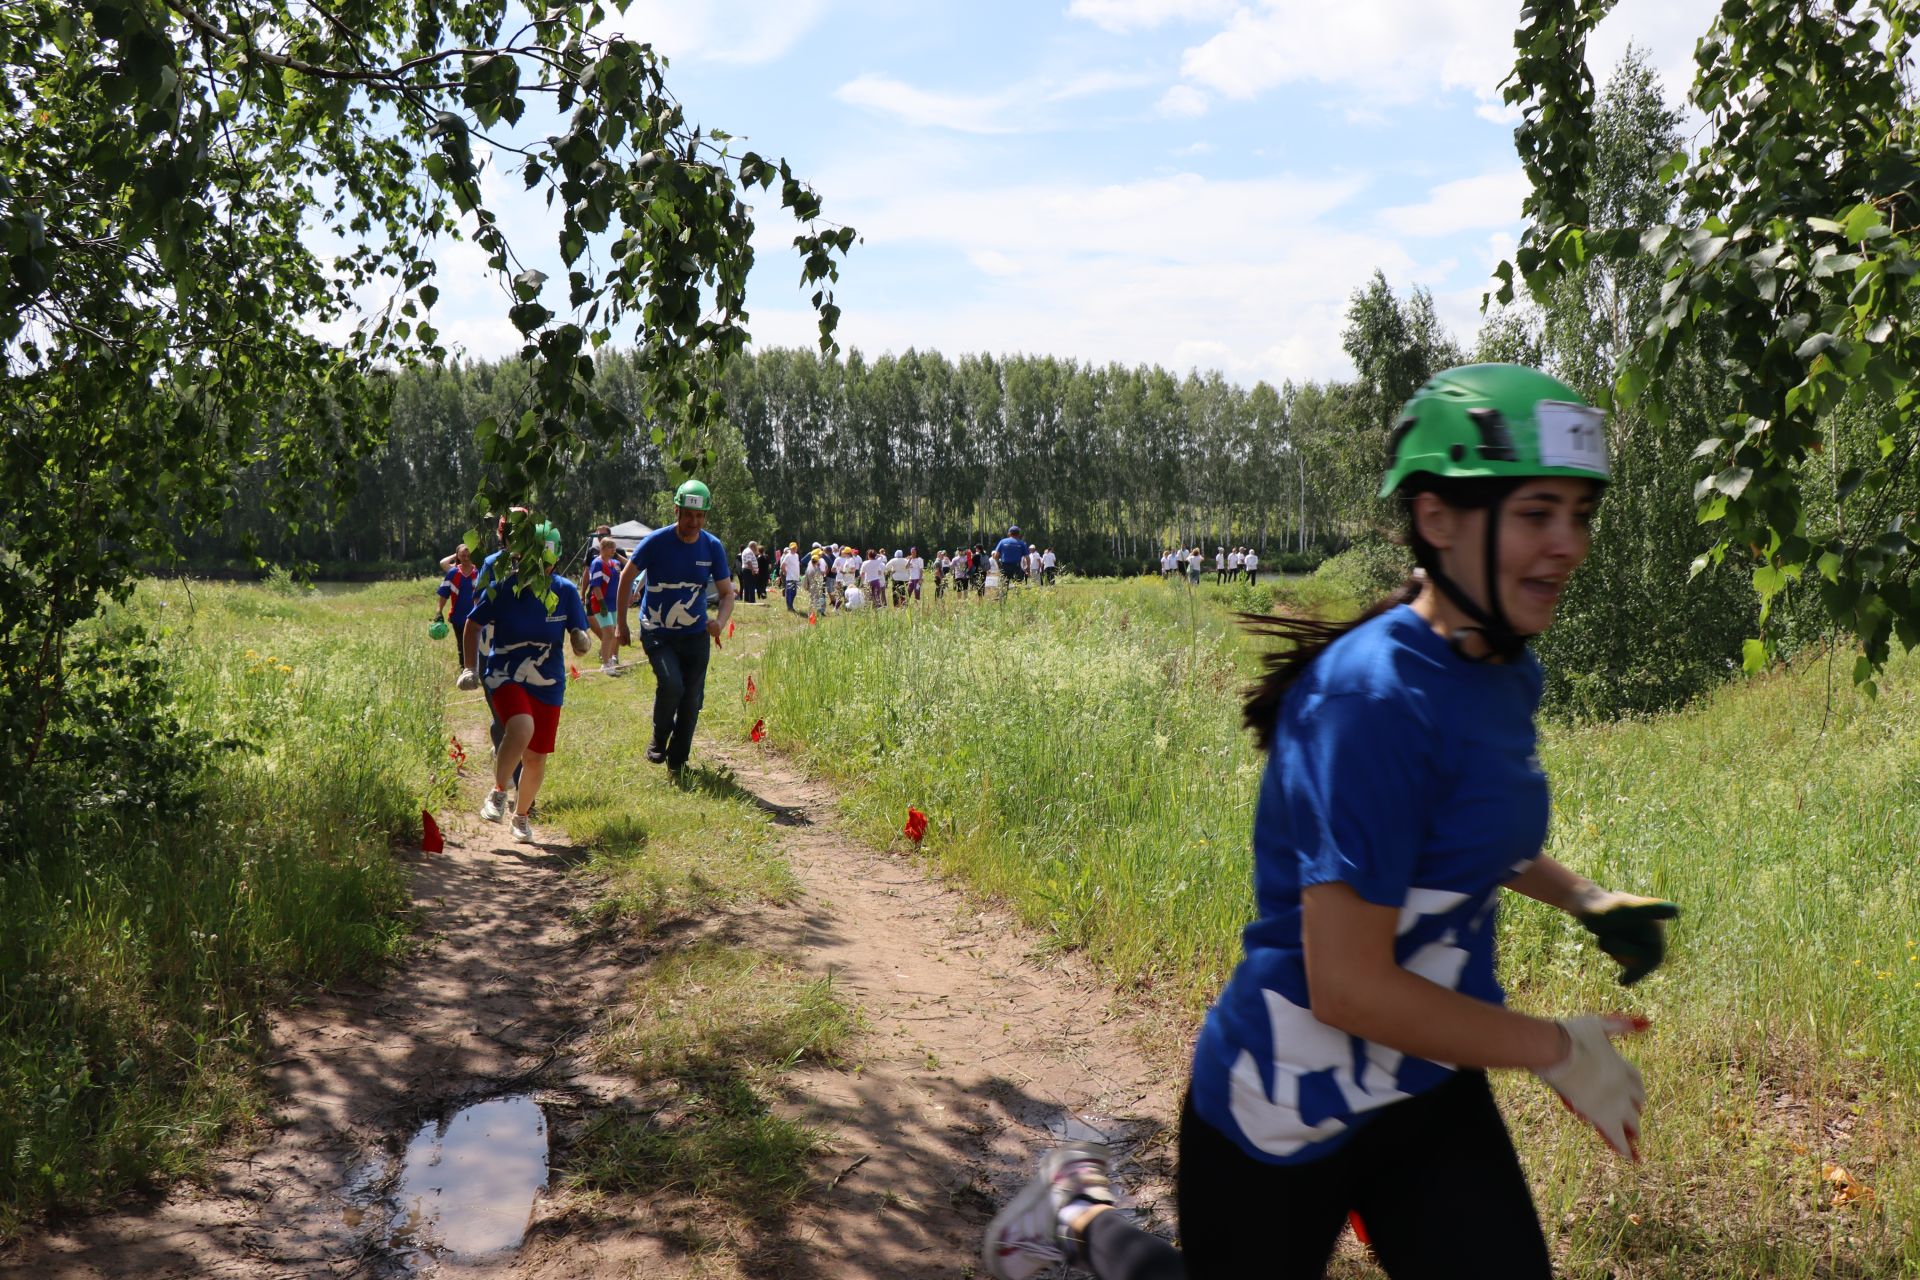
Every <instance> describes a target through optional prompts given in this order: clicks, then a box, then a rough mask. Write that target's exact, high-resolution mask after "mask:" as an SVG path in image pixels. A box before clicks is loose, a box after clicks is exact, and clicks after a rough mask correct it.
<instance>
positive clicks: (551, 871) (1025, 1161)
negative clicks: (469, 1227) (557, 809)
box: [0, 728, 1182, 1280]
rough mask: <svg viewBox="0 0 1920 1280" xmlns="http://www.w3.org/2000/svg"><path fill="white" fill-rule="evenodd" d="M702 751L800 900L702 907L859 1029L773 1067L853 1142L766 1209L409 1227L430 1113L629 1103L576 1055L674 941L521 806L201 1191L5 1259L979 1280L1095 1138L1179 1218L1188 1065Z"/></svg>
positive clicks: (795, 799) (973, 911)
mask: <svg viewBox="0 0 1920 1280" xmlns="http://www.w3.org/2000/svg"><path fill="white" fill-rule="evenodd" d="M483 732H484V731H483V730H476V729H473V728H463V736H464V737H465V738H466V740H468V741H475V740H481V741H483V740H484V738H483V737H482V733H483ZM702 751H703V752H704V756H705V758H706V759H707V760H709V761H711V760H713V759H715V758H716V756H717V757H718V758H719V759H720V760H721V761H722V762H723V763H724V764H726V765H727V766H729V768H730V769H731V774H730V775H728V777H729V782H728V785H733V786H737V787H738V788H739V789H740V790H741V792H742V793H744V795H745V796H747V797H749V798H751V799H752V800H753V801H754V802H756V803H758V804H760V805H761V806H762V807H763V808H765V809H767V810H768V811H769V812H770V813H771V814H772V815H773V817H774V819H775V821H776V823H777V824H778V828H779V831H780V834H781V837H782V841H783V844H784V845H785V848H786V852H787V854H788V856H789V857H790V859H791V861H792V864H793V867H794V870H795V872H796V874H797V875H798V877H799V879H800V881H801V883H802V885H803V893H802V895H801V897H800V900H799V901H798V902H797V903H796V904H795V905H793V906H790V907H785V908H775V907H764V906H762V907H755V908H751V909H746V910H740V911H736V912H733V913H731V914H729V915H727V916H724V917H722V918H720V919H717V920H711V921H706V922H702V923H701V924H700V925H698V926H695V927H697V929H698V931H700V932H702V933H718V934H719V935H720V936H722V937H726V938H733V939H737V940H739V941H742V942H750V943H752V944H753V945H756V946H760V947H763V948H771V949H774V950H778V951H781V952H783V953H785V954H788V955H789V956H790V957H791V958H792V959H793V960H794V961H795V962H796V963H797V964H799V965H800V966H802V967H804V968H806V969H809V970H811V971H813V972H816V973H824V974H831V975H832V976H833V978H834V981H835V982H836V983H837V984H838V985H839V986H840V989H841V991H842V992H843V993H844V995H845V997H846V998H847V999H848V1000H849V1002H850V1003H852V1004H854V1005H855V1006H856V1007H857V1008H858V1009H859V1011H860V1014H861V1017H862V1018H863V1019H864V1022H865V1026H866V1028H867V1029H866V1031H865V1033H864V1034H862V1035H861V1036H860V1037H858V1038H857V1040H856V1042H855V1044H854V1046H853V1047H852V1050H851V1053H850V1057H849V1060H848V1064H847V1065H846V1066H845V1067H844V1068H818V1069H807V1070H801V1071H795V1072H789V1073H787V1074H786V1075H784V1076H782V1077H780V1080H781V1087H782V1088H783V1091H784V1092H783V1096H782V1097H781V1098H780V1099H779V1100H778V1105H779V1106H780V1108H781V1109H782V1110H783V1111H785V1112H787V1113H788V1114H790V1115H794V1116H799V1117H804V1118H806V1119H809V1120H811V1121H812V1122H814V1123H816V1124H818V1125H820V1126H821V1127H822V1128H824V1129H825V1130H827V1131H828V1133H829V1134H830V1135H831V1139H832V1142H833V1144H834V1145H833V1150H832V1152H831V1153H830V1154H829V1155H828V1156H826V1157H825V1158H824V1159H823V1160H822V1161H821V1163H820V1165H819V1167H818V1168H817V1170H816V1180H815V1189H814V1191H813V1192H812V1194H810V1195H809V1196H808V1197H807V1198H806V1199H805V1200H804V1201H803V1202H802V1204H801V1205H800V1206H799V1207H798V1208H797V1209H796V1210H795V1211H794V1212H793V1213H791V1214H790V1215H788V1216H787V1217H786V1218H785V1219H784V1220H782V1221H781V1222H780V1223H778V1224H777V1226H776V1227H775V1228H773V1229H772V1230H771V1231H769V1232H765V1233H763V1235H762V1236H761V1237H759V1238H754V1239H751V1240H748V1241H747V1242H745V1245H744V1247H736V1248H735V1249H734V1250H733V1251H732V1252H731V1254H730V1255H729V1256H728V1260H727V1261H724V1262H717V1261H716V1259H715V1258H714V1257H713V1256H712V1255H711V1254H706V1255H701V1254H698V1253H696V1254H694V1255H691V1256H690V1255H689V1253H688V1246H687V1241H688V1239H689V1236H690V1234H691V1235H692V1236H696V1237H697V1236H698V1234H699V1223H697V1222H689V1221H688V1215H689V1214H690V1213H691V1214H696V1215H697V1213H698V1208H697V1206H688V1205H687V1204H685V1203H684V1202H680V1203H668V1202H666V1201H664V1200H657V1199H656V1200H655V1201H652V1202H649V1201H647V1200H645V1199H640V1198H625V1199H622V1198H620V1197H615V1196H601V1197H598V1198H595V1199H592V1200H586V1199H583V1198H580V1197H574V1196H569V1195H566V1194H563V1193H560V1192H559V1191H557V1190H554V1189H549V1190H548V1191H547V1192H545V1193H543V1194H542V1195H541V1196H540V1198H539V1200H538V1201H537V1203H536V1204H535V1206H534V1209H533V1213H532V1218H533V1221H532V1224H531V1227H530V1228H529V1232H528V1237H527V1241H526V1243H525V1244H524V1245H523V1246H522V1247H521V1248H519V1249H518V1250H514V1251H510V1252H502V1253H496V1254H492V1255H489V1256H485V1257H481V1258H478V1259H470V1260H467V1261H464V1262H455V1261H453V1260H449V1259H445V1258H439V1257H435V1256H434V1255H433V1254H431V1253H429V1252H425V1251H423V1250H422V1249H421V1248H420V1247H418V1244H417V1242H415V1241H414V1240H413V1239H412V1238H411V1237H410V1236H409V1234H408V1233H407V1231H406V1230H405V1227H406V1223H405V1221H404V1219H403V1217H402V1216H401V1215H400V1214H399V1211H398V1210H397V1209H396V1205H397V1203H398V1200H397V1197H396V1196H395V1194H394V1192H395V1183H396V1182H397V1179H398V1175H399V1168H400V1162H399V1158H398V1157H399V1153H400V1152H401V1150H402V1149H403V1148H404V1147H405V1145H406V1144H407V1142H408V1139H409V1136H410V1135H411V1134H413V1133H414V1132H415V1131H416V1130H417V1129H419V1128H420V1126H421V1125H422V1124H423V1123H425V1122H428V1121H431V1120H440V1119H445V1118H446V1117H448V1116H449V1115H451V1114H452V1113H454V1112H455V1111H457V1110H458V1109H459V1108H461V1107H463V1106H466V1105H469V1104H472V1103H475V1102H478V1101H481V1100H483V1099H488V1098H497V1097H501V1096H532V1097H533V1098H535V1099H537V1100H538V1101H539V1102H540V1103H542V1104H543V1105H544V1106H545V1108H546V1115H547V1117H548V1118H549V1121H550V1122H551V1124H552V1126H553V1128H554V1129H555V1131H556V1133H561V1132H564V1131H566V1130H567V1129H569V1128H574V1129H577V1127H578V1125H579V1123H580V1122H582V1121H583V1120H584V1119H585V1118H587V1117H590V1116H593V1115H597V1114H601V1113H603V1112H604V1111H605V1110H607V1109H609V1108H619V1107H620V1106H621V1105H622V1103H623V1100H624V1099H625V1098H626V1096H627V1094H628V1093H629V1092H630V1090H628V1089H627V1088H626V1087H625V1086H624V1085H623V1083H622V1082H621V1080H619V1079H618V1078H609V1077H605V1076H600V1075H596V1074H594V1072H593V1071H592V1069H591V1068H590V1067H588V1066H587V1065H586V1064H585V1063H584V1062H583V1061H581V1060H580V1059H579V1058H578V1057H577V1056H576V1049H577V1047H578V1045H579V1044H580V1042H581V1041H582V1039H583V1037H584V1035H585V1033H587V1032H588V1031H589V1030H590V1029H591V1028H592V1026H593V1025H594V1023H595V1020H596V1019H597V1018H598V1017H599V1016H600V1015H601V1014H602V1012H603V1011H604V1010H606V1009H607V1008H609V1007H610V1006H611V1005H613V1004H614V1003H615V1002H616V1001H617V1000H618V999H619V997H620V994H621V991H622V988H623V985H624V984H625V983H626V982H627V981H629V980H631V978H632V976H633V975H634V973H635V972H636V971H638V970H640V969H641V968H643V967H644V965H645V963H646V961H647V959H648V958H649V957H650V956H651V955H652V954H653V953H654V951H655V949H656V948H657V947H658V946H659V945H661V943H662V941H663V940H662V939H660V938H655V939H653V940H652V941H650V942H641V941H638V940H635V939H633V938H631V937H628V936H626V935H624V934H623V933H621V932H620V931H618V930H603V931H598V932H583V930H582V927H581V925H580V923H579V920H578V917H577V916H576V914H575V912H576V911H577V909H578V908H579V907H580V906H581V905H582V904H583V903H584V902H586V901H587V900H588V897H589V891H586V890H584V889H583V887H582V886H581V884H580V882H579V881H578V879H577V878H575V877H572V876H569V875H568V874H567V872H568V870H569V869H570V868H571V867H573V866H575V865H576V864H577V863H578V861H579V860H580V858H581V854H580V853H579V851H577V850H575V849H573V848H572V847H570V846H568V845H567V844H565V843H564V842H562V841H561V840H559V839H557V838H550V839H548V841H547V842H546V843H544V844H543V845H541V846H534V847H528V846H522V845H516V844H513V843H512V842H511V841H510V840H509V839H508V838H507V832H506V829H505V827H504V826H493V825H490V824H486V823H482V822H479V821H477V820H473V819H467V818H455V819H453V820H451V821H446V820H444V819H443V821H444V822H445V825H446V827H447V831H446V835H447V849H446V853H445V854H444V855H436V856H421V855H408V861H409V863H410V865H411V871H412V882H413V890H414V896H415V900H416V903H417V906H418V909H419V911H420V914H421V918H422V931H421V938H422V942H423V947H422V950H421V952H420V953H419V954H418V955H417V956H416V957H415V958H414V959H412V960H411V961H409V962H408V963H407V964H405V965H403V966H402V967H401V969H400V971H399V972H398V973H396V974H395V976H394V977H393V978H392V979H391V981H389V982H388V983H387V984H386V985H384V986H381V987H379V988H373V989H364V990H356V991H348V992H341V993H336V994H331V995H327V996H325V997H322V998H319V999H316V1000H314V1001H313V1002H312V1003H309V1004H306V1005H303V1006H300V1007H297V1008H294V1009H290V1010H286V1011H283V1012H281V1013H279V1014H277V1015H275V1017H274V1018H273V1019H272V1024H271V1026H272V1029H271V1047H270V1049H269V1052H268V1054H267V1061H268V1068H267V1071H268V1076H269V1079H270V1082H271V1085H272V1088H273V1090H274V1094H275V1097H276V1099H277V1116H276V1122H275V1124H274V1125H273V1127H272V1129H271V1131H270V1132H268V1133H266V1134H264V1135H263V1137H262V1140H261V1141H260V1142H258V1143H257V1144H256V1145H255V1146H254V1147H253V1148H252V1149H251V1150H248V1151H244V1152H239V1153H235V1154H230V1155H228V1156H226V1157H224V1158H222V1159H220V1160H219V1161H217V1162H216V1164H215V1165H214V1167H213V1169H212V1170H211V1173H210V1176H209V1177H208V1178H207V1179H206V1181H205V1182H204V1184H202V1185H180V1186H176V1187H174V1188H172V1189H171V1190H169V1191H167V1192H166V1193H164V1194H157V1195H154V1196H152V1197H149V1198H146V1199H143V1200H136V1201H133V1202H129V1203H123V1204H122V1205H120V1206H117V1207H116V1208H114V1209H113V1210H111V1211H108V1212H104V1213H101V1214H97V1215H93V1216H90V1217H84V1218H79V1219H75V1220H71V1221H67V1222H63V1223H55V1224H52V1225H50V1226H49V1228H48V1229H47V1230H45V1231H44V1232H43V1233H41V1234H40V1235H38V1236H36V1237H33V1238H31V1239H29V1240H27V1241H24V1242H22V1243H20V1244H18V1245H16V1246H14V1247H13V1248H12V1249H11V1250H9V1251H8V1252H7V1253H6V1254H4V1255H0V1277H7V1278H9V1280H11V1278H12V1277H21V1278H23V1280H24V1278H26V1277H33V1278H34V1280H118V1278H119V1277H125V1276H134V1275H138V1276H141V1277H144V1278H146V1280H175V1278H184V1277H189V1276H193V1277H201V1276H208V1277H212V1276H235V1277H240V1276H245V1277H267V1278H271V1280H296V1278H298V1280H308V1278H313V1280H319V1278H322V1277H326V1278H328V1280H346V1278H348V1277H367V1278H369V1280H382V1278H386V1277H396V1276H433V1275H439V1276H447V1277H453V1276H474V1277H482V1276H484V1277H506V1276H517V1277H527V1278H528V1280H601V1278H602V1277H606V1278H608V1280H611V1278H612V1277H616V1276H617V1277H628V1276H647V1277H668V1278H671V1277H676V1276H680V1275H687V1274H716V1273H718V1274H723V1275H724V1274H728V1273H735V1272H737V1273H739V1274H746V1275H756V1276H781V1277H835V1278H838V1277H853V1278H858V1277H883V1276H884V1277H936V1276H938V1277H960V1276H966V1275H971V1274H975V1273H976V1272H977V1258H978V1248H979V1239H980V1232H981V1229H982V1228H983V1227H984V1225H985V1223H986V1221H987V1219H988V1218H989V1217H990V1216H991V1214H992V1212H993V1209H994V1207H995V1205H996V1204H997V1203H998V1202H999V1201H1000V1200H1001V1199H1003V1198H1004V1197H1005V1195H1006V1194H1008V1193H1009V1192H1010V1191H1011V1190H1012V1189H1013V1188H1014V1187H1015V1186H1017V1185H1018V1184H1019V1182H1020V1181H1021V1180H1023V1179H1024V1178H1025V1176H1026V1175H1027V1172H1028V1171H1029V1170H1030V1168H1031V1165H1032V1158H1033V1155H1034V1153H1035V1152H1036V1151H1037V1150H1038V1149H1039V1148H1040V1147H1042V1146H1044V1145H1046V1144H1047V1143H1048V1142H1050V1141H1053V1140H1056V1139H1057V1138H1059V1137H1060V1136H1062V1135H1066V1134H1072V1135H1074V1136H1082V1135H1087V1134H1089V1133H1092V1132H1098V1133H1100V1134H1101V1135H1103V1136H1105V1137H1107V1138H1109V1139H1110V1140H1112V1141H1113V1142H1114V1143H1115V1146H1116V1151H1117V1154H1119V1155H1120V1157H1121V1164H1122V1176H1123V1181H1124V1183H1125V1185H1126V1189H1127V1190H1129V1191H1131V1192H1132V1193H1133V1197H1134V1199H1135V1201H1136V1203H1137V1204H1138V1206H1139V1211H1140V1212H1141V1214H1142V1216H1143V1217H1145V1218H1146V1219H1147V1220H1149V1221H1150V1222H1153V1223H1156V1224H1160V1225H1164V1224H1165V1222H1166V1220H1167V1218H1168V1216H1169V1214H1168V1212H1167V1210H1166V1209H1165V1208H1164V1202H1165V1200H1166V1184H1165V1176H1166V1170H1167V1159H1166V1141H1165V1139H1166V1136H1167V1134H1168V1130H1167V1126H1168V1125H1169V1124H1170V1123H1171V1121H1172V1119H1173V1116H1174V1114H1175V1110H1176V1108H1177V1105H1178V1096H1177V1090H1178V1087H1179V1078H1180V1076H1181V1075H1182V1073H1181V1072H1179V1071H1178V1070H1177V1069H1176V1070H1172V1071H1169V1070H1167V1069H1166V1068H1165V1066H1164V1064H1155V1063H1152V1062H1150V1061H1149V1060H1148V1059H1147V1058H1146V1057H1144V1056H1143V1055H1142V1054H1141V1053H1140V1052H1139V1051H1138V1050H1137V1049H1136V1048H1135V1047H1134V1045H1133V1042H1132V1038H1131V1037H1130V1035H1129V1033H1128V1030H1127V1028H1126V1026H1125V1025H1123V1023H1122V1022H1121V1021H1117V1020H1115V1018H1114V1017H1113V1015H1112V1012H1111V1010H1112V1007H1113V997H1112V993H1111V992H1110V991H1108V990H1106V989H1103V988H1102V987H1101V986H1100V985H1099V984H1098V983H1097V982H1095V981H1094V980H1093V979H1092V978H1091V977H1090V975H1089V974H1088V973H1087V972H1086V970H1085V968H1084V966H1082V965H1080V964H1079V963H1077V962H1076V961H1074V960H1073V959H1072V958H1071V957H1061V956H1050V957H1043V956H1041V955H1039V954H1038V953H1037V952H1036V950H1035V945H1036V944H1035V940H1034V939H1033V938H1032V936H1031V935H1028V934H1025V933H1023V932H1022V931H1021V930H1020V929H1019V928H1018V927H1017V926H1016V925H1015V924H1014V922H1013V921H1012V920H1011V919H1010V918H1009V917H1007V916H1006V915H1004V914H1003V913H1000V912H998V911H996V910H993V909H983V908H982V907H981V906H980V905H979V904H978V903H976V902H973V901H971V900H969V899H968V898H967V897H966V896H965V895H964V894H961V893H959V892H957V891H955V890H953V889H951V888H948V887H945V886H943V885H942V884H941V883H939V882H938V881H937V880H936V879H934V878H931V877H930V876H929V875H928V874H927V873H925V872H924V871H923V870H922V869H921V868H920V867H919V866H918V865H917V864H916V863H915V862H914V861H913V860H912V859H910V858H907V857H903V856H898V855H888V854H885V853H882V852H879V851H876V850H873V849H870V848H867V847H864V846H862V845H860V844H858V843H857V842H855V841H853V840H850V839H849V838H847V837H846V836H844V835H843V834H841V833H840V832H839V831H837V829H836V827H835V823H834V816H835V815H834V797H833V795H832V792H831V791H830V790H829V789H828V788H826V787H825V786H823V785H821V784H818V783H816V782H813V781H810V780H808V779H806V778H805V777H804V776H803V775H802V774H801V773H800V772H799V771H798V770H797V769H796V768H795V767H794V766H793V765H791V764H790V763H788V762H786V761H785V760H783V759H782V758H780V757H779V756H777V755H775V754H774V753H772V752H768V751H762V750H760V749H757V748H750V747H747V746H746V745H745V744H740V745H739V746H738V747H737V748H715V747H714V746H713V745H712V744H710V743H709V744H704V745H703V748H702ZM469 782H470V785H477V783H474V782H473V780H471V779H470V780H469ZM558 835H559V833H558V832H557V831H556V830H554V829H551V828H549V829H547V830H546V831H545V832H544V836H545V837H558ZM690 1229H691V1230H690Z"/></svg>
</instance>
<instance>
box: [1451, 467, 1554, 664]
mask: <svg viewBox="0 0 1920 1280" xmlns="http://www.w3.org/2000/svg"><path fill="white" fill-rule="evenodd" d="M1504 501H1505V499H1504V497H1503V498H1502V499H1501V500H1500V501H1496V502H1494V503H1493V504H1491V505H1490V506H1488V507H1486V508H1485V510H1486V513H1487V532H1486V538H1485V540H1484V541H1485V543H1486V549H1487V561H1486V577H1485V582H1486V584H1487V596H1488V599H1489V601H1490V602H1491V605H1492V607H1491V608H1487V607H1485V606H1482V605H1481V603H1480V602H1479V601H1478V600H1475V599H1474V598H1473V597H1472V596H1470V595H1468V594H1467V592H1466V590H1465V589H1464V588H1462V587H1461V585H1460V584H1459V583H1457V582H1455V581H1454V580H1453V579H1452V578H1450V577H1448V576H1447V574H1446V572H1445V571H1444V570H1443V569H1441V568H1440V565H1439V557H1438V556H1435V557H1434V563H1433V564H1431V565H1428V566H1427V577H1428V578H1429V579H1431V580H1432V582H1433V585H1434V586H1436V587H1439V588H1440V593H1441V594H1442V595H1444V596H1446V598H1447V599H1448V600H1450V601H1452V602H1453V606H1454V608H1456V609H1458V610H1460V612H1462V613H1464V614H1466V615H1467V617H1468V618H1470V619H1472V621H1473V623H1474V625H1473V626H1470V627H1457V628H1455V629H1454V632H1453V634H1452V635H1450V636H1448V637H1447V643H1448V644H1449V645H1450V646H1452V648H1453V651H1454V652H1455V653H1457V654H1459V655H1460V656H1461V657H1463V658H1465V659H1466V660H1467V661H1469V662H1485V661H1487V660H1489V659H1491V658H1499V659H1500V660H1501V661H1503V662H1512V661H1514V660H1515V659H1516V658H1518V657H1519V656H1520V655H1521V654H1522V653H1525V652H1526V649H1527V641H1529V640H1531V639H1532V638H1533V637H1532V636H1523V635H1520V634H1519V633H1518V632H1516V631H1514V629H1513V624H1512V623H1511V622H1509V621H1507V611H1506V610H1505V609H1503V608H1501V606H1500V579H1499V577H1498V576H1497V573H1496V571H1497V569H1498V568H1499V562H1500V506H1501V502H1504ZM1474 633H1477V634H1478V635H1479V637H1480V639H1481V641H1482V642H1483V643H1484V644H1485V645H1486V646H1487V652H1486V653H1484V654H1472V653H1468V652H1467V651H1466V649H1465V647H1464V646H1463V644H1462V641H1464V640H1465V639H1466V637H1467V636H1468V635H1469V634H1474Z"/></svg>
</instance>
